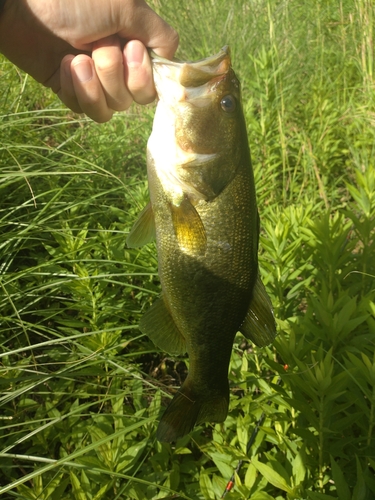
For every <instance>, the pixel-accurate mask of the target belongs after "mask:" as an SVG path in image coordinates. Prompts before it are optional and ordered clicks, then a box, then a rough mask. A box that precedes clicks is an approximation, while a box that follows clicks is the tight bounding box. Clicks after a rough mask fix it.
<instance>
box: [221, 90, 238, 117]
mask: <svg viewBox="0 0 375 500" xmlns="http://www.w3.org/2000/svg"><path fill="white" fill-rule="evenodd" d="M220 106H221V109H222V110H223V111H225V112H226V113H233V111H235V109H236V107H237V106H236V99H235V98H234V97H233V96H232V95H230V94H228V95H226V96H224V97H223V98H222V99H221V101H220Z"/></svg>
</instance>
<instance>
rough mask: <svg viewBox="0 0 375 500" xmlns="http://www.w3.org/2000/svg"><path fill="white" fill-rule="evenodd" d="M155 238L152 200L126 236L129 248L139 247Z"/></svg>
mask: <svg viewBox="0 0 375 500" xmlns="http://www.w3.org/2000/svg"><path fill="white" fill-rule="evenodd" d="M154 239H155V220H154V214H153V211H152V206H151V202H149V203H147V205H146V206H145V208H144V209H143V210H142V212H141V213H140V214H139V215H138V218H137V220H136V221H135V223H134V225H133V227H132V228H131V230H130V233H129V234H128V237H127V238H126V245H127V247H128V248H137V247H142V246H143V245H147V243H151V241H153V240H154Z"/></svg>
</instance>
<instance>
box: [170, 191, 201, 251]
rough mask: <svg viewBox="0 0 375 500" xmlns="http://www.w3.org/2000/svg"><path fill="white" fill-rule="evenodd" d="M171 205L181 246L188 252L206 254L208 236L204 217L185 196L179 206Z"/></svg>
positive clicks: (174, 224) (174, 225)
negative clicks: (202, 217)
mask: <svg viewBox="0 0 375 500" xmlns="http://www.w3.org/2000/svg"><path fill="white" fill-rule="evenodd" d="M170 206H171V212H172V221H173V227H174V230H175V234H176V238H177V241H178V244H179V246H180V248H181V249H182V250H183V251H185V252H186V253H188V254H192V255H204V253H205V252H206V248H207V236H206V231H205V229H204V226H203V222H202V219H201V218H200V216H199V214H198V212H197V211H196V209H195V207H194V205H192V203H191V202H190V201H189V200H188V199H187V198H185V199H184V200H183V201H182V202H181V204H180V205H179V206H178V207H177V206H175V205H173V204H171V205H170Z"/></svg>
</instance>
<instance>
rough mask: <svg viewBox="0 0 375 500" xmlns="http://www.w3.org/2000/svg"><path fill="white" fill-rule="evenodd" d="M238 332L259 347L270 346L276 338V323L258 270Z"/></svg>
mask: <svg viewBox="0 0 375 500" xmlns="http://www.w3.org/2000/svg"><path fill="white" fill-rule="evenodd" d="M240 332H241V333H242V335H244V336H245V337H246V338H247V339H249V340H251V341H252V342H254V344H255V345H257V346H259V347H264V346H266V345H269V344H271V343H272V342H273V340H274V338H275V337H276V323H275V318H274V315H273V308H272V304H271V300H270V298H269V296H268V293H267V292H266V289H265V288H264V285H263V283H262V280H261V278H260V273H259V270H258V278H257V281H256V283H255V286H254V290H253V298H252V300H251V303H250V307H249V310H248V311H247V314H246V317H245V320H244V322H243V323H242V325H241V328H240Z"/></svg>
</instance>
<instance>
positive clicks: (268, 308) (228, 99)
mask: <svg viewBox="0 0 375 500" xmlns="http://www.w3.org/2000/svg"><path fill="white" fill-rule="evenodd" d="M151 56H152V59H151V60H152V67H153V76H154V83H155V86H156V90H157V94H158V103H157V106H156V111H155V116H154V121H153V127H152V132H151V135H150V137H149V140H148V143H147V175H148V187H149V194H150V202H149V203H148V205H147V206H146V207H145V208H144V209H143V210H142V212H141V213H140V215H139V217H138V219H137V220H136V222H135V224H134V226H133V228H132V229H131V231H130V233H129V235H128V237H127V246H128V247H130V248H132V247H138V246H142V245H144V244H147V243H149V242H150V241H152V240H153V238H154V237H156V248H157V256H158V273H159V276H160V282H161V296H160V298H158V299H157V300H156V301H155V302H154V303H153V304H152V306H151V307H150V308H149V309H148V310H147V311H146V313H145V314H144V315H143V317H142V318H141V320H140V323H139V328H140V330H141V332H143V333H144V334H146V335H148V336H149V338H150V339H151V340H152V341H153V342H154V344H155V345H156V346H157V347H159V348H160V349H162V350H163V351H166V352H167V353H169V354H171V355H181V354H184V353H186V352H187V353H188V356H189V371H188V375H187V377H186V380H185V381H184V382H183V384H182V386H181V388H180V389H179V390H178V391H177V393H176V394H175V395H174V398H173V400H172V401H171V403H170V404H169V406H168V407H167V409H166V410H165V412H164V414H163V415H162V418H161V420H160V422H159V425H158V429H157V432H156V436H157V438H158V440H159V441H162V442H171V443H172V442H175V441H177V440H178V439H179V438H181V437H183V436H185V435H186V434H188V433H189V432H190V431H191V430H192V429H193V428H194V426H195V425H196V424H200V423H203V422H223V421H224V420H225V419H226V417H227V414H228V407H229V382H228V369H229V363H230V357H231V352H232V348H233V341H234V338H235V335H236V333H237V332H238V331H239V332H241V333H242V334H243V335H244V336H245V337H246V339H249V340H250V341H252V342H253V343H254V344H256V345H257V346H266V345H269V344H270V343H272V341H273V340H274V338H275V336H276V324H275V318H274V314H273V308H272V304H271V300H270V298H269V296H268V294H267V292H266V290H265V287H264V285H263V283H262V281H261V277H260V272H259V267H258V240H259V224H260V223H259V215H258V208H257V202H256V193H255V184H254V175H253V170H252V163H251V158H250V149H249V144H248V136H247V129H246V123H245V118H244V114H243V109H242V101H241V89H240V82H239V80H238V79H237V77H236V75H235V73H234V71H233V69H232V63H231V55H230V49H229V47H228V46H225V47H224V48H222V49H221V50H220V52H219V53H217V54H216V55H213V56H210V57H207V58H205V59H201V60H199V61H195V62H194V61H193V62H185V61H181V60H178V59H173V60H167V59H164V58H162V57H159V56H157V55H156V54H152V55H151Z"/></svg>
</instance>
